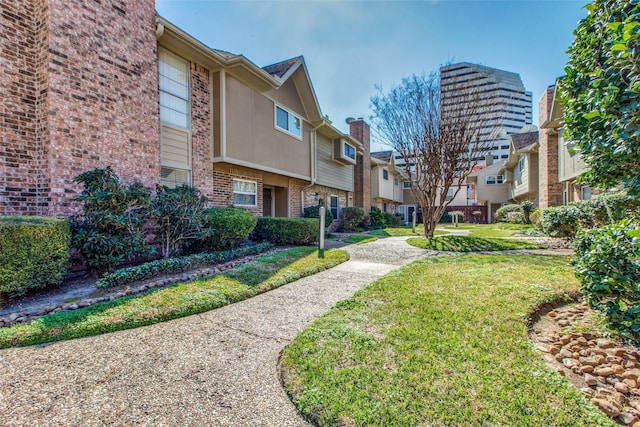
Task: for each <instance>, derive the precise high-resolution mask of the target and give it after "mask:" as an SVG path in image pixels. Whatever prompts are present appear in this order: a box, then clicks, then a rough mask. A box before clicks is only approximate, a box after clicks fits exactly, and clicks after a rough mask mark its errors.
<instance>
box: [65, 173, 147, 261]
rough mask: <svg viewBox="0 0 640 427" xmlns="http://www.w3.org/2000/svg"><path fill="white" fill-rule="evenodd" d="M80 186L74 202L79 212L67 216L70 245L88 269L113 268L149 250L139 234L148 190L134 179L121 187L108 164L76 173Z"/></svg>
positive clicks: (145, 212)
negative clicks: (70, 236)
mask: <svg viewBox="0 0 640 427" xmlns="http://www.w3.org/2000/svg"><path fill="white" fill-rule="evenodd" d="M74 181H75V182H77V183H80V184H82V185H83V186H84V189H83V190H82V193H80V196H78V197H77V198H76V200H77V201H80V202H82V214H81V215H76V216H74V217H72V218H71V230H72V245H73V247H74V248H76V249H77V250H78V251H79V252H80V253H81V254H82V256H83V257H84V258H85V260H86V262H87V267H88V268H89V270H91V271H97V272H103V271H109V270H113V269H114V268H115V267H116V266H117V265H118V264H120V263H122V262H123V261H124V260H126V259H129V258H133V257H135V256H144V255H149V254H151V253H153V249H152V248H151V247H150V246H149V245H147V244H146V243H145V241H144V238H143V236H142V227H143V225H144V223H145V221H146V220H147V218H148V213H149V206H150V203H151V192H150V191H149V189H147V188H145V187H143V186H142V184H141V183H139V182H135V183H133V184H131V185H129V186H123V185H121V184H120V182H119V180H118V176H117V175H116V174H115V172H113V170H111V168H110V167H109V166H107V167H106V168H104V169H93V170H91V171H87V172H84V173H82V174H80V175H78V176H77V177H76V178H75V179H74Z"/></svg>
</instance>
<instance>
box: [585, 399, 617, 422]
mask: <svg viewBox="0 0 640 427" xmlns="http://www.w3.org/2000/svg"><path fill="white" fill-rule="evenodd" d="M591 403H593V404H594V405H596V406H597V407H598V408H600V410H601V411H602V412H604V413H605V414H607V415H608V416H610V417H612V418H613V417H617V416H618V415H620V410H619V409H618V408H616V407H615V406H614V405H612V404H611V403H609V402H608V401H606V400H604V399H596V398H594V399H591Z"/></svg>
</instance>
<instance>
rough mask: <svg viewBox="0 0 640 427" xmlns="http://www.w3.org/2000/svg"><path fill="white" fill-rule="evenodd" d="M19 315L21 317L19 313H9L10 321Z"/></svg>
mask: <svg viewBox="0 0 640 427" xmlns="http://www.w3.org/2000/svg"><path fill="white" fill-rule="evenodd" d="M18 317H20V315H19V314H18V313H11V314H10V315H9V321H10V322H15V320H16V319H17V318H18Z"/></svg>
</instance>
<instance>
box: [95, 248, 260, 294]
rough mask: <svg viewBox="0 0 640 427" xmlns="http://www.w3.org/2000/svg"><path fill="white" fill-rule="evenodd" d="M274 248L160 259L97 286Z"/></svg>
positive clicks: (107, 276)
mask: <svg viewBox="0 0 640 427" xmlns="http://www.w3.org/2000/svg"><path fill="white" fill-rule="evenodd" d="M271 248H273V245H272V244H271V243H259V244H257V245H251V246H245V247H243V248H238V249H232V250H228V251H220V252H211V253H203V254H196V255H190V256H185V257H180V258H171V259H159V260H155V261H151V262H147V263H145V264H142V265H138V266H135V267H129V268H123V269H122V270H117V271H115V272H113V273H107V274H105V275H104V276H102V277H101V278H100V279H99V280H98V281H97V282H96V286H99V287H107V286H120V285H126V284H128V283H133V282H135V281H138V280H144V279H150V278H152V277H156V276H159V275H161V274H171V273H179V272H181V271H186V270H191V269H194V268H198V267H203V266H207V265H211V264H214V263H219V262H225V261H229V260H232V259H235V258H240V257H243V256H247V255H254V254H259V253H262V252H265V251H268V250H269V249H271Z"/></svg>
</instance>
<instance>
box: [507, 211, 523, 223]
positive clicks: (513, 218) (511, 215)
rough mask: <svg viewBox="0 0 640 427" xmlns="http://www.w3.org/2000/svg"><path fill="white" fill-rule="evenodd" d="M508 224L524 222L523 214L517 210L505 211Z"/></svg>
mask: <svg viewBox="0 0 640 427" xmlns="http://www.w3.org/2000/svg"><path fill="white" fill-rule="evenodd" d="M503 222H507V223H509V224H526V221H525V218H524V214H523V213H522V212H518V211H512V212H507V215H506V217H505V221H503Z"/></svg>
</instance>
